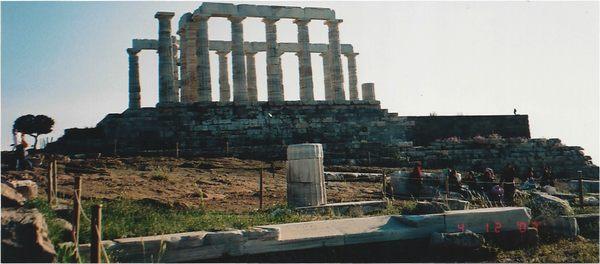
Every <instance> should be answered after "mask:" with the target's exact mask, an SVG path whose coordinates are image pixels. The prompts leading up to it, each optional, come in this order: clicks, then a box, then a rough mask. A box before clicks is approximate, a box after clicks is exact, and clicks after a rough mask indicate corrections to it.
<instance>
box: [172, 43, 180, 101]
mask: <svg viewBox="0 0 600 264" xmlns="http://www.w3.org/2000/svg"><path fill="white" fill-rule="evenodd" d="M171 46H172V47H173V50H172V52H173V53H172V54H173V91H172V92H171V98H173V102H179V90H180V89H181V83H180V81H179V65H180V61H179V56H177V55H178V54H177V52H179V45H177V37H175V36H171Z"/></svg>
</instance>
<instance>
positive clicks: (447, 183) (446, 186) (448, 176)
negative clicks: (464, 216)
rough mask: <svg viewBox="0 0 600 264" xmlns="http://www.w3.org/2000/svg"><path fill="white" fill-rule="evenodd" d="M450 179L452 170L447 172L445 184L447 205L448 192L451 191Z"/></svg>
mask: <svg viewBox="0 0 600 264" xmlns="http://www.w3.org/2000/svg"><path fill="white" fill-rule="evenodd" d="M449 180H450V171H448V173H446V184H445V188H446V195H445V196H444V199H445V200H446V205H448V193H450V185H449V182H448V181H449Z"/></svg>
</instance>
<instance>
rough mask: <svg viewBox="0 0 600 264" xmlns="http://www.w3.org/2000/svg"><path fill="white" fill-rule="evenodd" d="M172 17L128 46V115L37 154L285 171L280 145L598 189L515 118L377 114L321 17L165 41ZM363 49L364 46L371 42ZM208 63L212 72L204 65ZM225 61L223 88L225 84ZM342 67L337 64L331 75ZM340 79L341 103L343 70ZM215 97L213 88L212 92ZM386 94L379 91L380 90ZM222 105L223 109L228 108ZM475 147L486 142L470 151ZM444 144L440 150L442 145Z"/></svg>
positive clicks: (211, 8) (230, 13)
mask: <svg viewBox="0 0 600 264" xmlns="http://www.w3.org/2000/svg"><path fill="white" fill-rule="evenodd" d="M173 17H174V13H172V12H158V13H156V15H155V18H156V19H157V20H158V29H159V30H158V36H157V39H134V40H133V41H132V46H131V47H129V48H128V49H127V53H128V54H129V107H128V108H127V109H126V110H125V111H124V112H122V113H114V114H108V115H107V116H106V117H105V118H104V119H103V120H102V121H100V122H99V123H98V125H97V126H96V127H94V128H84V129H78V128H73V129H67V130H65V135H64V136H63V137H61V138H60V139H59V140H58V141H57V142H54V143H52V144H49V145H48V150H50V151H56V152H63V153H97V152H101V153H105V154H112V155H175V153H177V154H178V155H190V156H191V155H202V156H236V157H241V158H252V159H271V160H272V159H281V160H283V159H285V149H286V146H287V145H290V144H297V143H307V142H310V143H321V144H322V145H323V148H324V150H325V153H326V154H325V157H324V161H325V163H328V164H357V165H372V164H373V165H375V164H376V165H380V166H387V165H389V166H412V164H414V162H416V161H420V162H422V163H423V166H424V167H427V168H444V167H447V166H454V167H456V168H457V169H460V170H463V169H469V170H470V169H473V168H474V167H481V166H487V167H491V168H494V169H501V168H502V167H503V166H504V165H506V163H509V162H510V163H513V164H517V165H518V166H519V168H521V169H525V168H528V167H535V168H536V169H541V167H542V166H545V165H549V166H552V167H553V168H554V172H555V173H556V174H561V175H564V176H572V175H575V174H576V173H577V171H578V170H581V171H583V174H584V175H585V176H593V177H598V167H597V166H595V165H594V164H592V162H591V158H590V157H589V156H586V155H585V154H584V153H583V151H582V148H581V147H571V146H564V145H563V144H561V143H560V140H558V139H551V140H545V139H530V131H529V120H528V116H527V115H492V116H400V115H398V114H397V113H389V112H388V111H387V110H386V109H382V108H381V105H380V103H379V101H377V100H376V97H375V87H374V84H373V83H364V84H362V86H361V87H362V91H361V92H362V99H359V96H358V95H359V91H358V84H357V79H358V78H357V65H356V55H358V53H356V52H355V49H354V46H353V45H351V44H342V43H341V40H340V34H339V26H340V23H341V22H342V20H341V19H339V18H337V17H336V15H335V12H334V11H333V10H331V9H327V8H311V7H305V8H301V7H288V6H266V5H235V4H225V3H202V4H201V5H200V7H198V9H196V10H195V11H194V12H193V13H186V14H184V15H182V16H181V18H180V19H179V25H178V30H177V31H176V34H177V36H176V35H174V34H173V31H172V23H171V22H172V19H173ZM211 17H226V18H228V20H229V21H230V23H231V41H217V40H212V39H211V38H210V36H209V35H208V20H209V19H211ZM247 17H256V18H262V21H263V23H264V25H265V36H266V38H265V39H266V41H265V42H246V41H244V32H243V27H244V24H243V22H244V19H245V18H247ZM282 20H291V21H293V23H295V24H296V25H297V27H298V41H297V42H296V43H280V42H278V41H277V25H278V24H279V23H282ZM311 21H319V22H323V24H324V26H326V27H327V29H328V37H329V40H328V43H311V42H310V37H309V32H308V26H307V25H308V23H310V22H311ZM373 37H375V36H373ZM141 50H156V51H157V52H158V59H159V63H158V66H159V71H158V72H159V78H158V79H159V101H158V103H157V105H156V107H141V106H140V91H141V89H142V87H140V80H139V76H140V73H139V62H138V56H137V54H138V53H139V52H140V51H141ZM210 52H215V53H216V54H217V55H218V58H219V59H218V62H211V61H210V58H209V57H210V56H209V54H210ZM258 52H266V65H267V71H266V72H267V93H268V95H267V98H268V100H267V101H265V102H259V101H258V100H257V98H258V95H257V90H258V89H257V82H256V63H255V62H256V61H255V57H254V56H255V54H256V53H258ZM286 52H293V53H295V54H296V55H297V56H298V71H299V77H300V78H299V80H298V82H299V84H300V85H299V87H300V100H299V101H285V100H284V94H285V92H284V89H283V85H282V66H281V58H280V57H281V55H282V54H284V53H286ZM311 53H319V54H320V55H321V57H322V58H323V60H322V63H323V66H324V67H323V69H324V84H323V87H324V93H325V100H315V97H314V91H315V89H316V87H321V86H320V85H318V86H317V85H315V83H314V79H313V69H312V63H313V61H311ZM229 55H230V56H231V63H232V66H233V67H232V72H231V74H232V75H233V78H232V79H233V84H232V85H230V84H229V74H230V73H229V66H228V63H229V61H228V60H229V57H228V56H229ZM342 56H346V57H347V61H348V64H347V65H342ZM214 63H218V69H219V76H218V78H219V82H218V83H219V98H212V94H213V92H212V90H213V87H212V86H211V79H212V78H216V76H211V71H210V68H211V67H213V66H215V64H214ZM344 66H346V67H347V68H348V73H349V74H348V76H347V80H348V86H347V91H348V95H349V96H346V86H345V85H344V83H345V82H344V80H345V76H343V67H344ZM214 89H216V88H214ZM388 89H390V87H388ZM231 93H232V94H233V98H231ZM482 138H484V139H485V138H487V139H489V140H482ZM448 139H451V140H448Z"/></svg>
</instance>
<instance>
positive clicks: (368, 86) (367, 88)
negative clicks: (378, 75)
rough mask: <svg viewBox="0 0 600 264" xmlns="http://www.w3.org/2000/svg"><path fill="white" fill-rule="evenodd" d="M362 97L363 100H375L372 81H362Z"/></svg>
mask: <svg viewBox="0 0 600 264" xmlns="http://www.w3.org/2000/svg"><path fill="white" fill-rule="evenodd" d="M362 98H363V100H364V101H375V84H374V83H363V84H362Z"/></svg>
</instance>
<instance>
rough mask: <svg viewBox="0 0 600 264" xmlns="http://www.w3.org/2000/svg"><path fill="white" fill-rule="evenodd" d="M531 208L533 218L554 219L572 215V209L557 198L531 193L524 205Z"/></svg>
mask: <svg viewBox="0 0 600 264" xmlns="http://www.w3.org/2000/svg"><path fill="white" fill-rule="evenodd" d="M525 206H527V207H529V208H531V210H532V213H533V215H534V216H536V217H537V216H542V215H543V216H548V217H556V216H561V215H573V214H574V213H573V208H571V206H570V205H569V203H568V202H567V201H565V200H563V199H560V198H558V197H554V196H552V195H549V194H546V193H542V192H532V193H531V199H529V201H528V202H527V203H526V204H525Z"/></svg>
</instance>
